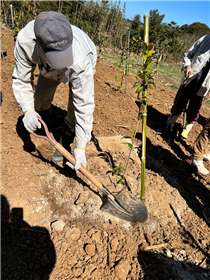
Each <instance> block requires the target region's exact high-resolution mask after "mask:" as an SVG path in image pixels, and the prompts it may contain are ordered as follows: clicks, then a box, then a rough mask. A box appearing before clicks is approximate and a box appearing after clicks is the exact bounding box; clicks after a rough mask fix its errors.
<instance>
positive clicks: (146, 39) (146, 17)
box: [141, 14, 149, 202]
mask: <svg viewBox="0 0 210 280" xmlns="http://www.w3.org/2000/svg"><path fill="white" fill-rule="evenodd" d="M144 42H145V43H149V14H144ZM142 111H143V114H142V156H141V200H142V201H143V202H145V169H146V127H147V87H145V89H144V92H143V95H142Z"/></svg>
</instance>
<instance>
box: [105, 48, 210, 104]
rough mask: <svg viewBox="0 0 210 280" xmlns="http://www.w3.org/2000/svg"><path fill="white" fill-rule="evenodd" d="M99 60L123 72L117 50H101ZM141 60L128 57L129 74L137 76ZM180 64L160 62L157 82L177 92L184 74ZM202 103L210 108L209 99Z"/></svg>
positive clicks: (132, 56)
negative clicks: (104, 60)
mask: <svg viewBox="0 0 210 280" xmlns="http://www.w3.org/2000/svg"><path fill="white" fill-rule="evenodd" d="M101 58H104V59H106V62H108V63H109V64H111V65H114V66H115V67H116V68H118V69H119V70H122V71H123V70H124V68H123V66H122V65H121V53H120V51H119V50H112V49H103V50H102V52H101ZM142 63H143V60H142V58H141V56H140V55H136V54H134V55H131V56H130V57H129V66H130V67H129V72H130V73H132V74H134V75H137V73H138V70H139V68H140V67H141V65H142ZM181 68H182V62H181V61H180V65H177V64H172V63H170V64H169V63H167V62H160V63H159V64H158V66H157V75H156V76H155V77H154V78H155V83H156V79H157V81H158V82H161V83H162V84H164V86H166V87H170V88H172V89H173V90H174V91H177V90H178V88H179V86H180V82H181V79H182V77H183V75H184V72H183V71H181ZM204 103H205V104H207V105H209V106H210V98H208V97H207V98H206V99H205V100H204Z"/></svg>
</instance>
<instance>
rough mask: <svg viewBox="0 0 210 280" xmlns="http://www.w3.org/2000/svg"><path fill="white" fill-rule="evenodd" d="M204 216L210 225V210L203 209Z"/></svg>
mask: <svg viewBox="0 0 210 280" xmlns="http://www.w3.org/2000/svg"><path fill="white" fill-rule="evenodd" d="M203 216H204V218H205V220H206V221H207V223H208V224H209V225H210V208H205V209H203Z"/></svg>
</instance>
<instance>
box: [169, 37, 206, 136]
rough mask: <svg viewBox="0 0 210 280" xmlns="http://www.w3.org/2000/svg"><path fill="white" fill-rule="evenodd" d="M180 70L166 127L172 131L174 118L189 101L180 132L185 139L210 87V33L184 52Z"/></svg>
mask: <svg viewBox="0 0 210 280" xmlns="http://www.w3.org/2000/svg"><path fill="white" fill-rule="evenodd" d="M182 70H185V71H184V77H183V78H182V81H181V85H180V88H179V90H178V92H177V94H176V97H175V99H174V104H173V106H172V108H171V114H170V115H169V116H168V119H167V123H166V129H167V130H168V131H170V132H172V131H173V127H174V124H175V122H176V120H177V119H178V118H179V116H180V114H181V113H182V112H183V111H184V110H185V108H186V106H187V104H188V101H189V105H188V108H187V111H186V112H187V124H186V126H185V128H184V129H183V131H182V134H181V136H182V137H183V138H185V139H186V138H187V137H188V133H189V132H190V130H191V129H192V127H193V125H194V124H195V123H196V122H197V121H198V118H199V111H200V108H201V105H202V103H203V101H204V99H205V96H206V95H207V94H208V92H209V89H210V71H209V70H210V35H205V36H203V37H201V38H200V39H199V40H197V41H196V42H195V43H194V44H193V46H192V47H191V48H190V49H189V50H188V51H187V52H186V53H185V54H184V56H183V67H182Z"/></svg>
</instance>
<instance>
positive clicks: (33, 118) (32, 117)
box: [23, 111, 42, 133]
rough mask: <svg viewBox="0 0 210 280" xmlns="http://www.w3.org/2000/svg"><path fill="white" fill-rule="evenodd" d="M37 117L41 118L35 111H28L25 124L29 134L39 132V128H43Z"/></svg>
mask: <svg viewBox="0 0 210 280" xmlns="http://www.w3.org/2000/svg"><path fill="white" fill-rule="evenodd" d="M37 117H40V115H39V114H38V113H37V112H35V111H28V112H27V113H25V116H24V118H23V124H24V126H25V128H26V130H27V131H28V132H29V133H33V132H34V131H36V130H37V128H41V127H42V125H41V123H40V122H39V120H38V118H37ZM40 118H41V117H40Z"/></svg>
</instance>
